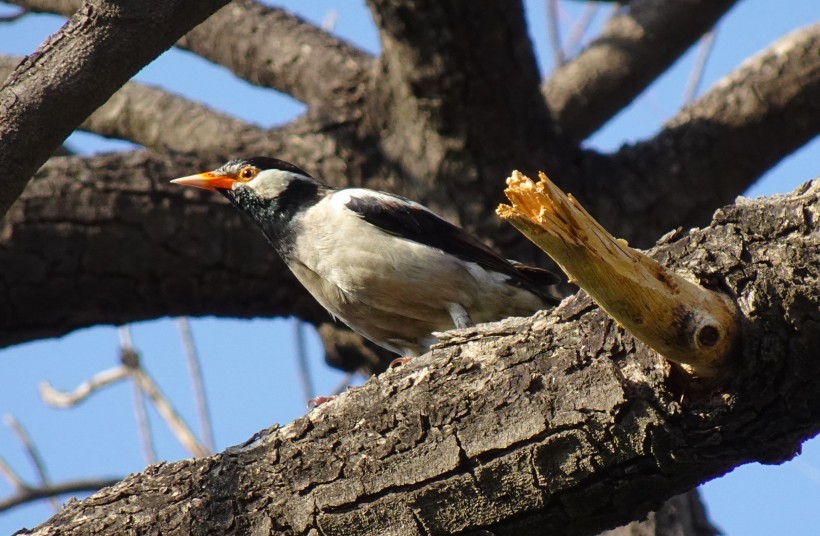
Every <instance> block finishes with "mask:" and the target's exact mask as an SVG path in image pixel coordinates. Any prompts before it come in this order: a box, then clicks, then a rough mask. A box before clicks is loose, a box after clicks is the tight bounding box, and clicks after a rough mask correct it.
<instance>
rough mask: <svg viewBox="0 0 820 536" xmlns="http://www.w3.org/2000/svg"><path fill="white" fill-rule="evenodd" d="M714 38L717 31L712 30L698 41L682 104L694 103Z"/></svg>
mask: <svg viewBox="0 0 820 536" xmlns="http://www.w3.org/2000/svg"><path fill="white" fill-rule="evenodd" d="M715 37H717V29H716V28H712V29H711V30H709V31H708V32H706V33H705V34H703V37H702V38H701V40H700V46H699V47H698V55H697V57H696V58H695V64H694V65H693V66H692V72H691V73H690V74H689V82H688V83H687V84H686V90H685V91H684V93H683V104H684V105H686V104H691V103H692V102H694V101H695V98H697V96H698V92H699V91H700V84H701V82H702V81H703V73H704V71H706V62H707V61H708V60H709V56H710V54H711V53H712V49H713V48H714V45H715Z"/></svg>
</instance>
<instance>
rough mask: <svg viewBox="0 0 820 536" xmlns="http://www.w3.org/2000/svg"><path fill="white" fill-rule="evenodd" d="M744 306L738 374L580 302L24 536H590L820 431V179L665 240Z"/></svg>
mask: <svg viewBox="0 0 820 536" xmlns="http://www.w3.org/2000/svg"><path fill="white" fill-rule="evenodd" d="M650 254H651V255H652V256H653V257H654V258H655V259H657V260H658V261H659V262H661V263H662V264H664V265H668V266H671V267H673V268H674V269H675V270H678V271H681V272H684V273H688V274H690V275H691V276H692V277H694V278H695V279H697V280H699V281H701V282H702V283H703V284H707V285H711V286H713V287H714V288H717V289H720V290H721V291H723V292H726V293H728V294H729V295H731V296H734V297H735V299H736V300H737V303H738V305H739V307H740V310H741V312H742V314H743V316H744V320H743V334H742V337H741V341H740V343H739V344H738V347H737V349H736V353H735V355H734V360H733V362H732V365H731V366H732V374H731V376H730V379H729V380H727V381H726V382H725V383H722V384H710V383H707V382H705V381H701V380H698V379H696V378H690V377H687V376H686V375H685V374H684V373H683V372H682V371H680V370H678V369H676V368H675V367H673V366H671V365H670V364H669V363H668V362H667V361H665V360H664V359H663V358H662V357H661V356H659V355H657V354H655V353H654V352H652V351H651V350H649V349H648V348H646V347H645V346H643V345H642V344H641V343H639V342H638V341H636V340H635V339H633V338H632V337H631V336H630V335H629V334H628V333H626V332H624V331H623V330H622V329H621V328H619V326H618V325H617V324H616V323H615V322H613V321H612V320H611V319H609V318H608V317H607V316H606V315H605V313H603V312H602V311H601V310H600V309H598V308H597V307H596V306H595V305H594V304H593V303H592V302H591V301H590V300H589V299H588V298H587V297H586V296H585V295H583V294H581V295H578V296H574V297H571V298H568V299H566V300H564V302H563V303H562V304H561V305H560V306H559V307H557V308H556V309H555V310H553V311H551V312H541V313H538V314H536V315H535V316H533V317H531V318H511V319H507V320H504V321H501V322H497V323H493V324H485V325H481V326H477V327H475V328H469V329H464V330H458V331H452V332H448V333H447V334H445V335H444V336H443V338H442V342H441V343H440V344H439V345H437V346H436V347H434V348H433V350H432V351H431V352H430V353H428V354H426V355H424V356H422V357H420V358H417V359H414V360H413V361H411V362H410V363H409V364H408V365H406V366H403V367H401V368H399V369H393V370H390V371H388V372H387V373H385V374H382V375H380V376H376V377H373V378H371V379H370V380H369V381H368V382H367V383H366V384H364V385H363V386H361V387H357V388H354V389H352V390H351V391H349V392H348V393H346V394H344V395H342V396H341V397H339V398H338V399H337V400H336V401H334V402H330V403H327V404H325V405H323V406H321V407H319V408H318V409H316V410H314V411H312V412H310V413H309V414H308V415H306V416H304V417H301V418H299V419H297V420H296V421H294V422H292V423H290V424H288V425H286V426H284V427H281V428H280V427H273V428H271V429H269V430H266V431H263V432H261V433H259V434H257V435H256V436H255V437H254V438H252V439H251V440H250V441H248V442H247V443H245V444H243V445H240V446H238V447H235V448H231V449H228V450H227V451H225V452H223V453H221V454H218V455H215V456H212V457H208V458H201V459H196V460H183V461H179V462H174V463H169V464H160V465H157V466H152V467H150V468H149V469H148V470H146V471H145V472H144V473H141V474H137V475H131V476H130V477H128V478H126V479H125V480H124V481H123V482H121V483H120V484H118V485H116V486H113V487H111V488H106V489H104V490H102V491H100V492H99V493H97V494H95V495H94V496H92V497H90V498H88V499H86V500H84V501H79V502H72V503H71V504H69V505H68V506H67V507H66V508H65V509H64V510H63V511H62V512H60V513H59V514H57V515H55V516H54V517H53V518H52V519H50V520H49V521H48V522H47V523H45V524H43V525H42V526H40V527H38V528H37V529H35V530H34V531H31V532H30V534H88V533H110V534H115V533H116V534H120V533H123V534H127V533H130V534H136V533H150V532H157V533H160V532H161V533H163V534H204V533H224V532H236V533H269V532H277V533H286V534H297V533H308V532H309V531H318V532H320V533H321V534H351V533H355V534H377V533H378V534H402V535H408V534H442V533H454V532H462V531H469V532H475V531H479V530H487V531H490V532H492V533H493V534H499V535H501V534H511V535H512V534H516V535H521V534H543V533H545V532H546V533H550V534H595V533H597V532H600V531H601V530H604V529H608V528H612V527H616V526H618V525H621V524H623V523H627V522H629V521H632V520H635V519H640V518H642V517H644V516H646V515H647V513H648V512H650V511H652V510H653V509H655V508H657V507H658V506H659V505H660V504H661V502H663V501H664V500H666V499H669V498H670V497H673V496H675V495H676V494H679V493H681V492H683V491H686V490H688V489H691V488H692V487H693V486H695V485H697V484H698V483H700V482H702V481H704V480H706V479H709V478H713V477H716V476H718V475H721V474H723V473H725V472H727V471H729V470H731V469H732V468H733V467H736V466H737V465H740V464H743V463H748V462H751V461H759V462H763V463H780V462H783V461H785V460H788V459H790V458H791V457H792V456H794V455H795V454H796V453H797V452H799V449H800V444H801V442H802V441H804V440H805V439H807V438H809V437H811V436H813V435H814V434H816V433H817V432H818V430H820V385H818V381H820V380H819V379H820V362H818V360H817V359H816V355H817V353H818V351H820V288H818V286H817V284H816V282H817V280H818V278H820V263H818V262H817V259H818V258H820V181H814V182H813V183H807V184H806V185H804V186H802V187H801V188H799V189H798V190H796V191H795V192H794V193H792V194H791V195H788V196H774V197H772V198H770V199H758V200H755V201H749V200H740V201H739V202H738V203H737V204H736V205H733V206H728V207H725V208H723V209H721V210H719V211H717V213H716V214H715V215H714V219H713V221H712V223H711V225H710V226H709V227H707V228H705V229H693V230H691V231H688V232H682V231H679V232H675V233H670V234H669V235H667V236H666V237H664V239H662V240H661V242H660V243H659V244H658V245H657V246H656V247H655V248H653V249H652V250H651V251H650Z"/></svg>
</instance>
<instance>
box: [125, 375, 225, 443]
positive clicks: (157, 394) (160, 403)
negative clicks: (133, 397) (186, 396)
mask: <svg viewBox="0 0 820 536" xmlns="http://www.w3.org/2000/svg"><path fill="white" fill-rule="evenodd" d="M131 379H132V380H134V382H135V383H136V384H137V386H138V387H139V388H140V389H142V392H143V393H145V394H146V395H147V396H148V398H150V399H151V402H153V404H154V407H156V408H157V412H158V413H159V414H160V416H161V417H162V419H163V420H164V421H165V423H166V424H167V425H168V427H169V428H170V429H171V431H172V432H173V433H174V435H175V436H176V437H177V439H178V440H179V442H180V443H182V446H184V447H185V448H186V449H188V452H190V453H191V454H193V455H194V456H208V455H209V454H210V453H211V452H210V451H209V450H208V449H207V448H206V447H205V446H204V445H203V444H202V443H201V442H200V441H199V439H197V437H196V435H195V434H194V433H193V432H192V431H191V428H190V427H189V426H188V425H187V424H186V423H185V421H184V420H183V418H182V416H180V414H179V413H178V412H177V411H176V409H174V407H173V406H172V405H171V403H170V402H169V401H168V398H167V397H166V396H165V395H164V394H163V393H162V391H160V389H159V387H158V386H157V384H156V382H154V380H153V379H152V378H151V377H150V376H149V375H148V373H147V372H146V371H145V369H143V368H142V367H139V366H138V367H135V368H133V369H131Z"/></svg>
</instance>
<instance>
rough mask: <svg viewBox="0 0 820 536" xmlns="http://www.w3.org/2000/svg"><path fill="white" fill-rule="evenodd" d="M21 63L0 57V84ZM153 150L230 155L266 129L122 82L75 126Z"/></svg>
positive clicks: (260, 136) (12, 58) (172, 95)
mask: <svg viewBox="0 0 820 536" xmlns="http://www.w3.org/2000/svg"><path fill="white" fill-rule="evenodd" d="M21 59H22V58H15V57H10V56H0V80H2V79H4V78H5V77H7V76H8V75H9V74H10V73H11V71H12V70H13V69H14V67H15V66H17V65H18V64H19V63H20V61H21ZM78 129H79V130H86V131H88V132H93V133H95V134H99V135H101V136H105V137H109V138H119V139H123V140H129V141H132V142H134V143H138V144H140V145H143V146H145V147H150V148H153V149H172V150H175V151H182V152H195V151H202V152H230V151H231V150H232V149H233V150H238V149H239V148H241V147H247V146H248V145H251V144H252V143H258V142H259V140H260V139H261V138H263V137H264V136H265V130H263V129H261V128H259V127H256V126H254V125H251V124H248V123H245V122H244V121H240V120H238V119H235V118H234V117H231V116H229V115H227V114H222V113H219V112H217V111H215V110H212V109H211V108H208V107H207V106H204V105H202V104H199V103H196V102H193V101H190V100H188V99H186V98H184V97H180V96H178V95H174V94H172V93H169V92H167V91H165V90H163V89H160V88H157V87H152V86H148V85H145V84H140V83H138V82H126V83H125V85H124V86H122V87H121V88H120V89H119V90H118V91H117V92H116V93H114V94H113V95H112V96H111V98H110V99H108V101H107V102H106V103H105V104H103V105H102V106H100V107H99V108H97V110H95V111H94V113H92V114H91V115H90V116H89V117H88V118H87V119H86V120H85V121H83V123H82V124H81V125H80V126H79V127H78Z"/></svg>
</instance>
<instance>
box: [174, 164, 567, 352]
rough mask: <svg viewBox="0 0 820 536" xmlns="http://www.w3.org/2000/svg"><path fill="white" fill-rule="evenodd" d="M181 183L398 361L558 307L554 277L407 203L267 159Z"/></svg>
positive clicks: (177, 181) (333, 312)
mask: <svg viewBox="0 0 820 536" xmlns="http://www.w3.org/2000/svg"><path fill="white" fill-rule="evenodd" d="M171 182H172V183H175V184H179V185H183V186H192V187H196V188H202V189H205V190H210V191H215V192H219V193H220V194H222V195H223V196H224V197H226V198H227V199H228V201H230V203H231V204H232V205H233V206H234V207H236V208H237V209H238V210H239V211H240V212H242V213H244V214H245V215H246V216H248V217H249V218H250V220H251V221H253V222H254V223H255V224H256V225H257V226H258V227H259V229H260V230H261V231H262V234H263V235H264V236H265V238H266V239H267V241H268V242H269V243H270V245H271V246H273V248H274V249H275V250H276V252H277V253H278V254H279V256H280V257H281V258H282V260H283V261H284V262H285V264H286V265H287V266H288V268H290V270H291V271H292V272H293V275H294V276H296V279H297V280H299V282H300V283H301V284H302V285H303V286H304V287H305V289H306V290H307V291H308V292H309V293H310V294H311V295H312V296H313V297H314V298H315V299H316V300H317V301H318V302H319V304H320V305H321V306H322V307H324V308H325V309H326V310H327V311H328V312H329V313H330V315H331V316H332V317H333V318H334V319H338V320H341V321H342V322H343V323H345V324H346V325H347V326H348V327H350V328H351V329H352V330H354V331H356V332H357V333H359V334H360V335H362V336H363V337H365V338H366V339H368V340H370V341H372V342H373V343H375V344H377V345H378V346H381V347H383V348H386V349H387V350H389V351H391V352H393V353H396V354H398V355H399V356H401V358H400V359H409V358H411V357H415V356H418V355H421V354H423V353H425V352H427V350H429V349H430V347H431V345H432V344H434V343H435V342H436V341H437V338H436V336H435V335H434V333H437V332H443V331H447V330H449V329H453V328H466V327H471V326H473V325H475V324H476V323H484V322H491V321H496V320H501V319H503V318H506V317H510V316H530V315H532V314H533V313H534V312H536V311H538V310H540V309H544V308H549V307H551V306H554V305H555V304H556V303H557V301H558V300H557V298H556V297H555V296H554V295H553V294H552V292H551V289H550V286H551V285H553V284H555V283H557V282H558V278H557V276H555V275H554V274H553V273H552V272H550V271H548V270H544V269H541V268H535V267H531V266H526V265H523V264H521V263H517V262H515V261H510V260H507V259H505V258H504V257H502V256H501V255H499V254H498V253H496V252H495V251H493V250H492V249H491V248H490V247H488V246H487V245H485V244H484V243H483V242H481V241H480V240H479V239H478V238H476V237H475V236H473V235H472V234H470V233H468V232H467V231H465V230H463V229H462V228H460V227H458V226H456V225H454V224H452V223H450V222H448V221H447V220H445V219H443V218H442V217H440V216H438V215H436V214H435V213H433V212H432V211H431V210H429V209H428V208H426V207H424V206H423V205H421V204H419V203H416V202H414V201H411V200H409V199H406V198H404V197H401V196H398V195H394V194H391V193H385V192H379V191H375V190H370V189H365V188H342V189H337V188H333V187H330V186H328V185H326V184H324V183H322V182H321V181H319V180H317V179H315V178H314V177H312V176H311V175H309V174H308V173H307V172H305V171H304V170H302V169H301V168H299V167H297V166H295V165H294V164H291V163H289V162H285V161H283V160H279V159H276V158H269V157H260V156H256V157H251V158H242V159H236V160H231V161H229V162H227V163H225V164H223V165H222V166H220V167H219V168H217V169H214V170H212V171H207V172H203V173H198V174H196V175H190V176H187V177H181V178H178V179H174V180H172V181H171Z"/></svg>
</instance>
